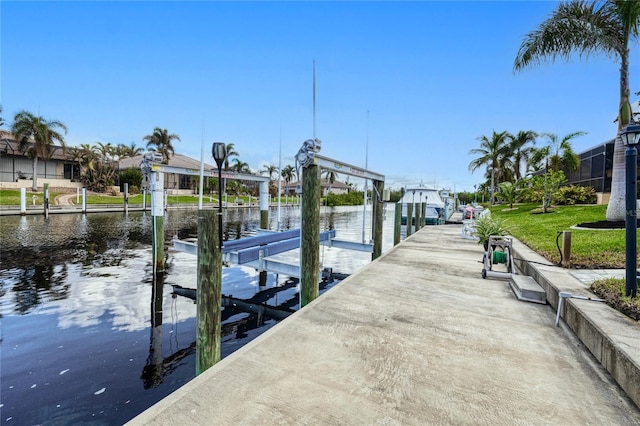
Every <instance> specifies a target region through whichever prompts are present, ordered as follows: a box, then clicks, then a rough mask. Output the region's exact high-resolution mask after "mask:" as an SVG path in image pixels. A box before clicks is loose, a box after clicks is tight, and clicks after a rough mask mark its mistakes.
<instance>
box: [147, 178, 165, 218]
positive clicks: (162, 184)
mask: <svg viewBox="0 0 640 426" xmlns="http://www.w3.org/2000/svg"><path fill="white" fill-rule="evenodd" d="M158 174H159V175H162V179H164V173H158ZM156 185H158V183H157V182H156ZM160 185H161V186H162V188H164V181H163V182H162V183H161V184H160ZM163 191H164V210H167V207H168V205H169V193H168V192H167V190H166V189H164V190H163ZM160 193H161V194H162V192H160ZM160 205H162V203H160ZM151 208H152V209H153V206H152V207H151ZM151 215H152V216H153V213H152V214H151Z"/></svg>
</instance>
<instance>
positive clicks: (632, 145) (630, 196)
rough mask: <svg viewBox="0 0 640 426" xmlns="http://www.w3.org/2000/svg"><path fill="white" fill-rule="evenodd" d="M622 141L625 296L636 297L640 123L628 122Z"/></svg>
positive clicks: (622, 134) (621, 136) (621, 135)
mask: <svg viewBox="0 0 640 426" xmlns="http://www.w3.org/2000/svg"><path fill="white" fill-rule="evenodd" d="M620 138H621V139H622V143H623V144H624V146H626V147H627V149H626V150H625V153H624V157H625V162H626V170H625V172H626V173H625V183H626V192H625V199H626V214H625V229H626V250H625V256H626V257H625V260H626V262H625V272H626V280H625V281H626V288H625V294H626V295H627V297H629V296H630V297H632V298H633V297H636V291H637V288H638V278H637V272H636V269H637V225H638V224H637V215H638V212H637V208H638V207H637V206H638V204H637V201H636V199H637V195H636V190H637V179H638V176H637V175H638V172H637V167H638V150H637V149H636V145H638V143H640V125H638V124H629V125H627V127H625V129H624V130H623V131H622V133H621V134H620Z"/></svg>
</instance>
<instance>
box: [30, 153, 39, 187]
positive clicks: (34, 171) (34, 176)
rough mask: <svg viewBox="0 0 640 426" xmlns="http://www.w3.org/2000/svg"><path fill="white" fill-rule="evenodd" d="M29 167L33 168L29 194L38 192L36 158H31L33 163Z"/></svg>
mask: <svg viewBox="0 0 640 426" xmlns="http://www.w3.org/2000/svg"><path fill="white" fill-rule="evenodd" d="M31 167H32V168H33V176H32V182H31V192H37V191H38V156H37V155H36V156H34V157H33V161H32V162H31Z"/></svg>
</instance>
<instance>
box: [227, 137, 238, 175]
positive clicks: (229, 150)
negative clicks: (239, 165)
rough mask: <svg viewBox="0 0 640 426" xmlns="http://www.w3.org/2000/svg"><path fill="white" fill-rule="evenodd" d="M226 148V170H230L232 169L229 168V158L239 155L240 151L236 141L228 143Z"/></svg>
mask: <svg viewBox="0 0 640 426" xmlns="http://www.w3.org/2000/svg"><path fill="white" fill-rule="evenodd" d="M226 149H227V156H226V157H225V158H224V170H225V171H226V172H228V171H229V170H230V168H229V158H231V157H237V156H239V155H240V154H238V152H237V151H236V149H235V144H234V143H228V144H227V145H226Z"/></svg>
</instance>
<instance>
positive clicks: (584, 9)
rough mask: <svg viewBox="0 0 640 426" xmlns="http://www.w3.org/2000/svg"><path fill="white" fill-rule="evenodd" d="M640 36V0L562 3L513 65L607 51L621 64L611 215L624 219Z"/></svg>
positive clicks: (529, 37) (517, 67) (525, 44)
mask: <svg viewBox="0 0 640 426" xmlns="http://www.w3.org/2000/svg"><path fill="white" fill-rule="evenodd" d="M639 35H640V1H625V0H606V1H603V0H592V1H584V0H571V1H566V2H565V1H562V2H559V3H558V7H557V8H556V10H555V11H554V12H553V13H552V15H551V16H550V17H549V18H547V19H546V20H545V21H543V22H542V23H541V24H540V25H539V26H538V28H537V29H535V30H533V31H531V32H530V33H528V34H527V35H526V36H525V39H524V41H523V42H522V44H521V45H520V49H519V50H518V54H517V56H516V59H515V62H514V65H513V69H514V71H520V70H523V69H525V68H527V67H530V66H533V65H538V64H540V63H542V62H545V61H547V60H550V61H552V62H553V61H554V60H555V59H558V58H560V59H564V60H571V59H572V57H573V54H574V53H578V55H580V56H581V57H586V58H588V57H589V56H591V55H593V54H596V53H604V54H605V55H606V56H608V57H610V58H615V59H616V60H617V61H618V62H619V64H620V81H619V83H620V84H619V90H620V103H619V107H618V113H617V115H618V117H617V121H618V134H617V137H616V142H615V147H614V154H613V171H612V179H611V199H610V200H609V205H608V207H607V214H606V217H607V220H610V221H616V220H623V219H624V218H625V214H626V211H625V157H624V151H625V147H624V145H623V144H622V139H621V138H620V133H621V130H622V129H624V128H625V127H626V126H627V125H628V124H629V122H630V121H631V117H632V110H631V103H630V101H629V94H630V90H629V57H630V53H629V52H630V49H629V45H630V44H631V43H632V42H634V43H637V41H638V39H639Z"/></svg>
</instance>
